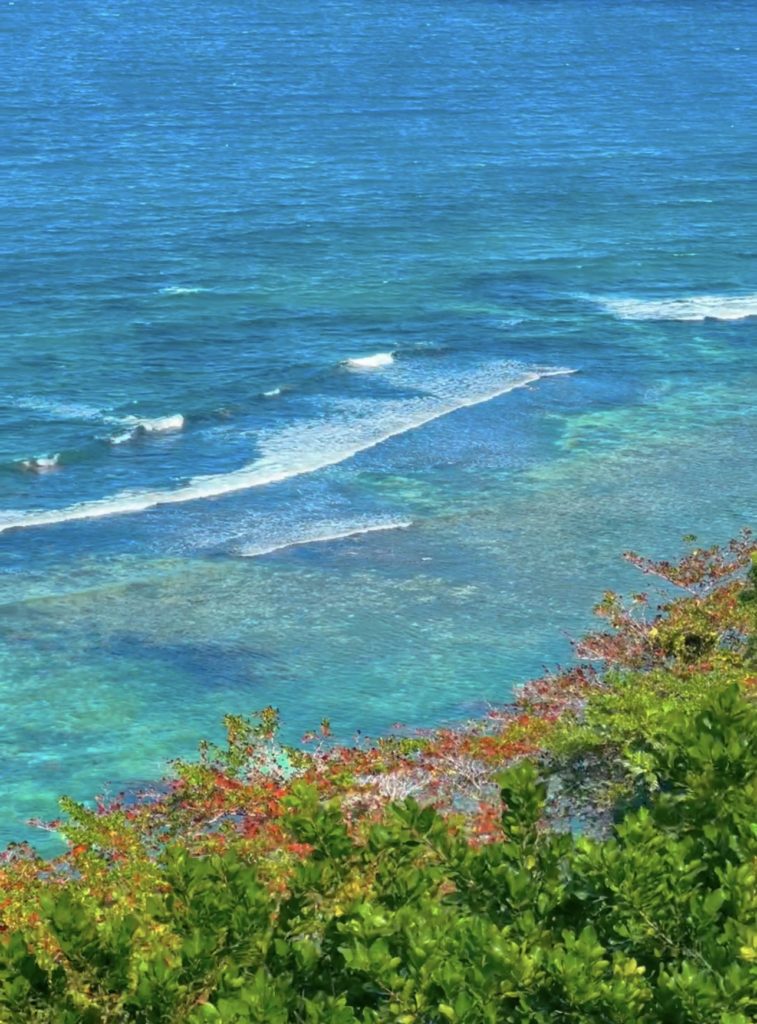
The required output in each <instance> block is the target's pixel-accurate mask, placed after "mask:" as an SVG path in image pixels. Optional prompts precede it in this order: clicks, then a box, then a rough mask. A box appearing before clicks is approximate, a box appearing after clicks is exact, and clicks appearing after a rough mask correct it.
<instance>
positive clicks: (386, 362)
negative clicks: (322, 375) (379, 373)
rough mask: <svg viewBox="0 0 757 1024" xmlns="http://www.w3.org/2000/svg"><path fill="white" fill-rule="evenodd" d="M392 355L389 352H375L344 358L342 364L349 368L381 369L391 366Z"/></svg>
mask: <svg viewBox="0 0 757 1024" xmlns="http://www.w3.org/2000/svg"><path fill="white" fill-rule="evenodd" d="M393 362H394V356H393V354H392V353H391V352H377V353H376V354H375V355H372V356H356V357H355V358H354V359H345V361H344V365H345V366H347V367H349V368H350V370H382V369H384V368H385V367H387V366H391V365H392V363H393Z"/></svg>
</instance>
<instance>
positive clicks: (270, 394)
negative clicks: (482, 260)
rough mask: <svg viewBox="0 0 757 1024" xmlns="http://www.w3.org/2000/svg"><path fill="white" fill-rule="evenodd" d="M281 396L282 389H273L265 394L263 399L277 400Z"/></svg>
mask: <svg viewBox="0 0 757 1024" xmlns="http://www.w3.org/2000/svg"><path fill="white" fill-rule="evenodd" d="M280 394H281V388H271V390H270V391H264V392H263V398H275V397H276V396H277V395H280Z"/></svg>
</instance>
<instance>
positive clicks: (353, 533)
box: [237, 520, 413, 558]
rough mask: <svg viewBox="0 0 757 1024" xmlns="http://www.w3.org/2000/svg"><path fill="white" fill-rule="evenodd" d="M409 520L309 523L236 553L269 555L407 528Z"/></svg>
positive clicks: (253, 556)
mask: <svg viewBox="0 0 757 1024" xmlns="http://www.w3.org/2000/svg"><path fill="white" fill-rule="evenodd" d="M412 525H413V524H412V521H410V520H407V521H405V520H402V521H395V520H387V521H385V522H379V523H376V522H372V523H351V524H349V523H320V524H311V525H310V526H309V528H308V529H307V530H306V531H305V532H304V533H302V534H300V535H298V536H296V537H292V538H289V539H284V538H282V539H280V540H277V541H273V542H271V543H268V544H263V545H258V546H254V547H248V548H240V549H239V551H237V554H238V555H241V556H242V557H243V558H257V557H259V556H260V555H270V554H272V553H273V552H274V551H284V550H286V549H287V548H295V547H301V546H303V545H305V544H327V543H330V542H333V541H337V540H348V539H349V538H350V537H362V536H363V535H364V534H366V533H383V532H384V531H385V530H407V529H409V528H410V527H411V526H412Z"/></svg>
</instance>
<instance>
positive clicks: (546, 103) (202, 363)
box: [0, 0, 757, 841]
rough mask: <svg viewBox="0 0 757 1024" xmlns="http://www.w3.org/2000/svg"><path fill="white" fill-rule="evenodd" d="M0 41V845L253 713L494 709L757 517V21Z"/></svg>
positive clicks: (24, 19)
mask: <svg viewBox="0 0 757 1024" xmlns="http://www.w3.org/2000/svg"><path fill="white" fill-rule="evenodd" d="M0 25H1V26H2V29H3V30H4V38H5V40H6V46H7V51H6V53H5V56H4V59H3V61H2V62H0V79H1V81H0V85H1V88H0V108H1V113H0V119H1V123H2V126H3V131H2V133H0V173H2V178H3V181H4V182H5V189H4V196H5V200H6V204H5V206H4V211H3V230H2V233H0V254H1V258H2V262H3V270H2V275H0V602H1V603H2V616H1V617H0V709H1V711H2V723H3V725H2V754H3V757H2V768H1V769H0V770H1V771H2V810H3V814H2V819H1V820H2V828H1V829H0V832H1V833H2V835H0V841H8V840H11V839H14V838H19V837H21V836H28V835H33V833H32V832H31V831H30V830H29V829H28V828H26V826H25V825H24V822H25V821H26V820H27V819H28V818H30V817H33V816H42V817H45V816H48V817H49V816H52V815H54V814H55V812H56V797H57V796H58V795H59V794H60V793H68V794H71V795H73V796H76V797H80V798H84V797H87V796H91V795H92V794H93V793H95V792H98V791H103V790H108V791H110V792H115V791H117V790H118V789H119V788H120V787H122V786H125V785H134V784H138V783H139V782H140V781H144V780H150V779H154V778H156V777H157V776H159V775H160V774H161V773H162V771H163V770H164V766H165V763H166V761H167V760H168V759H169V758H171V757H174V756H177V755H185V754H189V753H190V752H191V751H192V750H193V749H194V748H195V746H196V743H197V741H198V740H199V739H200V738H201V737H203V736H208V735H209V736H213V737H217V736H218V735H219V731H220V730H219V721H220V718H221V716H222V715H223V714H224V713H225V712H245V711H248V710H253V709H255V708H257V707H260V706H263V705H265V704H269V703H273V704H275V705H277V706H278V707H280V709H281V711H282V714H283V718H284V722H285V727H286V732H287V736H288V737H289V738H291V739H294V738H296V737H297V736H299V735H300V734H301V733H302V732H303V731H304V730H305V729H306V728H309V727H311V726H312V725H314V724H315V723H317V722H319V721H320V719H321V718H322V717H324V716H329V717H331V719H332V722H333V725H334V727H335V729H336V731H337V732H338V734H339V735H341V736H345V737H348V736H350V735H351V734H352V733H353V732H354V731H355V730H357V729H361V730H363V732H368V733H372V734H375V733H377V732H380V731H381V730H384V729H386V728H388V727H389V726H390V725H391V724H392V723H394V722H396V721H398V720H399V721H403V722H406V723H409V724H415V725H427V724H430V723H434V722H441V721H450V720H456V719H460V718H463V717H465V716H466V715H470V714H473V713H476V712H477V711H478V710H480V709H481V708H482V707H483V706H484V705H485V703H486V702H487V701H503V700H506V699H507V698H508V696H509V695H510V694H511V692H512V688H513V686H514V685H515V684H516V683H518V682H520V681H523V680H525V679H527V678H528V677H529V676H532V675H534V674H537V673H539V672H540V670H541V668H542V666H543V665H545V664H554V663H555V662H556V661H560V660H563V661H564V660H566V659H567V658H569V656H570V645H569V641H568V637H569V636H571V635H572V636H575V635H577V634H578V633H580V632H581V630H582V629H584V628H585V627H586V626H587V624H588V622H589V619H590V614H589V613H590V608H591V605H592V603H593V602H594V601H595V600H596V599H597V597H598V596H599V594H600V593H601V591H602V590H603V589H604V588H605V587H607V586H609V585H614V586H617V587H621V588H622V587H629V586H633V587H634V589H638V586H639V582H638V581H636V580H634V577H633V575H632V574H631V570H630V569H629V568H628V567H627V566H625V565H624V564H623V563H622V562H621V561H620V560H619V559H618V557H617V556H618V554H619V553H620V552H621V551H622V550H624V549H625V548H629V547H632V548H636V549H640V550H643V551H645V552H648V553H652V554H662V553H665V554H673V553H675V551H676V550H678V549H679V545H680V536H681V534H683V533H688V532H694V533H698V534H700V535H701V537H702V539H703V540H706V541H708V542H711V541H718V540H726V539H727V538H728V537H729V536H730V535H732V534H733V533H734V532H735V531H736V530H737V529H738V528H739V527H741V526H742V525H745V524H746V523H748V522H749V521H750V520H752V521H753V520H754V480H755V469H756V468H757V466H756V465H755V464H756V463H757V455H756V449H757V445H755V420H754V411H755V410H754V405H755V398H754V395H755V376H756V374H755V370H756V369H757V358H756V357H755V344H754V340H755V324H757V319H755V317H757V277H756V276H755V263H756V259H757V244H756V243H755V238H754V230H753V228H754V223H755V215H756V214H757V195H756V193H755V188H754V179H755V172H756V170H757V168H756V166H755V165H756V162H757V161H756V160H755V148H754V139H755V137H757V135H756V131H757V103H756V102H755V91H756V87H757V59H756V58H757V53H756V52H755V51H756V50H757V34H756V33H755V28H756V27H757V8H755V6H754V4H752V3H751V2H749V3H747V2H739V0H728V2H721V3H710V4H706V5H705V4H702V3H699V2H692V3H687V2H675V0H670V2H661V3H654V4H652V3H648V4H632V3H626V2H623V3H613V2H607V3H602V4H599V3H596V4H592V3H587V2H585V0H552V2H550V3H549V4H547V3H531V2H524V0H521V2H517V0H514V2H495V0H486V2H470V0H466V2H465V3H462V2H458V0H447V2H444V3H441V2H438V0H436V2H431V0H413V2H373V3H368V2H366V0H333V2H331V3H329V4H317V3H313V2H307V0H293V2H292V3H289V4H287V5H283V6H282V5H279V4H273V3H271V2H269V0H254V2H242V0H217V2H216V3H213V4H212V5H206V4H197V3H191V2H186V0H183V2H182V3H179V2H177V0H157V2H155V3H152V4H143V3H137V2H134V0H119V2H116V0H110V2H108V0H99V2H94V0H91V2H90V0H82V2H80V3H77V4H59V3H53V2H52V0H27V2H25V3H16V4H6V5H4V6H3V8H2V9H1V10H0ZM567 371H572V372H567Z"/></svg>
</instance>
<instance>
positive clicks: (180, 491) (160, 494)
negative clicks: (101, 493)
mask: <svg viewBox="0 0 757 1024" xmlns="http://www.w3.org/2000/svg"><path fill="white" fill-rule="evenodd" d="M574 372H575V371H574V370H569V369H564V368H551V367H548V368H543V367H533V368H529V367H525V366H523V365H521V364H515V363H492V364H488V365H486V366H484V367H481V368H479V369H478V370H474V371H470V372H468V373H455V374H447V375H446V376H444V377H441V378H437V379H436V380H433V379H432V380H431V381H429V380H428V377H427V375H425V374H424V375H421V374H419V372H418V371H413V370H411V369H409V368H405V369H404V370H403V372H402V373H400V374H398V383H399V384H400V385H403V386H405V387H407V388H416V389H418V388H419V387H420V386H421V384H422V383H424V384H426V389H425V393H424V394H422V395H420V396H419V397H417V398H409V399H393V400H382V401H378V400H362V401H360V400H353V401H343V402H341V403H339V404H335V405H333V406H332V407H331V409H330V415H329V416H328V417H325V418H318V419H311V420H300V421H297V422H295V423H293V424H291V425H290V426H288V427H284V428H283V429H280V430H278V431H277V432H275V433H272V434H270V435H268V436H267V437H266V436H265V435H262V436H260V437H259V443H260V449H261V452H262V454H261V457H260V458H259V459H257V461H255V462H253V463H250V464H249V465H246V466H243V467H242V468H241V469H237V470H234V471H232V472H229V473H217V474H213V475H210V476H200V477H195V478H194V479H192V480H190V481H189V482H188V483H185V484H182V485H180V486H178V487H176V488H174V489H173V490H152V491H124V492H121V493H120V494H116V495H113V496H111V497H107V498H101V499H98V500H95V501H86V502H82V503H81V504H79V505H72V506H69V507H68V508H63V509H49V510H46V511H38V512H20V511H15V510H9V511H7V512H4V513H0V533H2V532H3V531H5V530H11V529H15V528H18V529H21V528H24V527H32V526H46V525H51V524H54V523H65V522H72V521H75V520H80V519H99V518H102V517H103V516H112V515H125V514H127V513H134V512H144V511H146V510H147V509H151V508H157V507H159V506H161V505H176V504H180V503H183V502H188V501H197V500H199V499H201V498H217V497H220V496H221V495H225V494H233V493H235V492H238V491H246V490H249V489H250V488H252V487H262V486H264V485H266V484H273V483H278V482H280V481H282V480H288V479H289V478H291V477H295V476H301V475H303V474H306V473H314V472H315V471H316V470H320V469H325V468H326V467H327V466H334V465H336V464H337V463H340V462H344V461H345V460H346V459H350V458H352V457H353V456H354V455H357V454H358V453H359V452H364V451H367V450H368V449H370V448H375V447H376V446H377V445H379V444H382V443H383V442H384V441H388V440H389V439H390V438H392V437H397V436H398V435H400V434H405V433H407V432H408V431H410V430H416V429H417V428H418V427H422V426H424V425H425V424H426V423H430V422H431V421H432V420H436V419H439V418H440V417H441V416H446V415H448V414H449V413H452V412H455V411H456V410H458V409H465V408H469V407H470V406H474V405H479V404H480V403H482V402H488V401H490V400H491V399H493V398H498V397H499V396H500V395H504V394H506V393H507V392H509V391H513V390H514V389H515V388H521V387H525V386H526V385H527V384H532V383H534V382H535V381H537V380H540V379H541V378H542V377H554V376H561V375H564V374H570V373H574Z"/></svg>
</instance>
